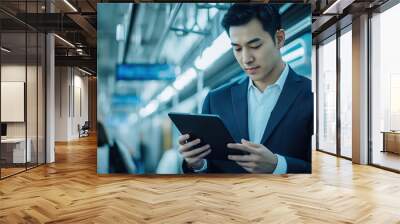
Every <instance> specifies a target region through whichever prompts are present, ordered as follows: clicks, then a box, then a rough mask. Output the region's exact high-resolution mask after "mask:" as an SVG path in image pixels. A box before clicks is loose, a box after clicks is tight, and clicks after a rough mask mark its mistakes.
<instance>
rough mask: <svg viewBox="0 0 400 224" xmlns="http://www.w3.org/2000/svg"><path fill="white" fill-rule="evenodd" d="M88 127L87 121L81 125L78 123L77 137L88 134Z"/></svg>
mask: <svg viewBox="0 0 400 224" xmlns="http://www.w3.org/2000/svg"><path fill="white" fill-rule="evenodd" d="M89 129H90V125H89V121H85V123H84V124H83V125H82V127H81V126H80V125H79V124H78V132H79V138H80V137H87V136H89Z"/></svg>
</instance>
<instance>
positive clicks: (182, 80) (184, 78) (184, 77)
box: [172, 68, 197, 90]
mask: <svg viewBox="0 0 400 224" xmlns="http://www.w3.org/2000/svg"><path fill="white" fill-rule="evenodd" d="M196 76H197V73H196V70H194V68H190V69H188V70H187V71H186V72H185V73H183V74H181V75H180V76H178V78H177V79H176V80H175V82H174V83H173V84H172V85H173V86H174V87H175V89H177V90H182V89H183V88H184V87H185V86H186V85H188V84H189V83H190V82H191V81H192V80H193V79H195V78H196Z"/></svg>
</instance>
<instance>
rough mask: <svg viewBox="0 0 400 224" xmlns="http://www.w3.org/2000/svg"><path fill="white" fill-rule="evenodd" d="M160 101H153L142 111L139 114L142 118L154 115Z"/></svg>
mask: <svg viewBox="0 0 400 224" xmlns="http://www.w3.org/2000/svg"><path fill="white" fill-rule="evenodd" d="M158 104H159V103H158V101H157V100H152V101H151V102H150V103H149V104H147V105H146V107H144V108H142V109H140V111H139V114H140V116H141V117H147V116H148V115H150V114H152V113H154V112H155V111H156V110H157V108H158Z"/></svg>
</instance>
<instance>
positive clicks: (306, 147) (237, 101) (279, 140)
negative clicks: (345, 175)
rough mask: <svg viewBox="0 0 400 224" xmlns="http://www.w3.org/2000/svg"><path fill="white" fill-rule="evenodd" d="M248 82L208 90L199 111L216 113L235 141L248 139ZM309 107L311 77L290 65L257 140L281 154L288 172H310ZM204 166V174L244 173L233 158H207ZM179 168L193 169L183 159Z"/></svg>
mask: <svg viewBox="0 0 400 224" xmlns="http://www.w3.org/2000/svg"><path fill="white" fill-rule="evenodd" d="M248 84H249V78H248V77H245V78H243V79H241V80H239V81H236V82H233V83H228V84H226V85H224V86H221V87H219V88H217V89H215V90H213V91H210V93H209V94H208V95H207V97H206V99H205V100H204V104H203V112H202V113H203V114H217V115H219V116H220V117H221V119H222V121H223V122H224V124H225V126H226V127H227V129H228V130H229V131H230V133H231V135H232V137H233V138H234V140H235V141H236V142H238V143H240V140H241V139H242V138H244V139H246V140H248V139H249V133H248V105H247V93H248ZM313 110H314V108H313V94H312V91H311V80H309V79H307V78H305V77H302V76H299V75H298V74H296V73H295V72H294V71H293V70H292V69H291V68H290V69H289V74H288V76H287V78H286V81H285V84H284V86H283V89H282V92H281V94H280V96H279V98H278V101H277V103H276V105H275V107H274V109H273V110H272V112H271V116H270V118H269V121H268V124H267V126H266V129H265V131H264V134H263V137H262V139H261V143H262V144H263V145H265V146H266V147H267V148H268V149H269V150H271V151H272V152H273V153H277V154H279V155H281V156H284V157H285V159H286V162H287V172H288V173H311V137H312V134H313ZM249 116H251V114H250V115H249ZM207 167H208V168H207V171H206V172H207V173H247V171H246V170H244V169H243V168H242V167H240V166H239V165H237V164H236V163H235V162H233V161H223V160H207ZM182 168H183V171H184V172H185V173H189V172H193V171H192V170H190V169H188V167H187V165H186V163H185V162H184V163H183V164H182Z"/></svg>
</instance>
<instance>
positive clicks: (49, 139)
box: [46, 34, 55, 163]
mask: <svg viewBox="0 0 400 224" xmlns="http://www.w3.org/2000/svg"><path fill="white" fill-rule="evenodd" d="M54 47H55V46H54V35H53V34H47V36H46V49H47V52H46V61H47V67H46V85H47V92H46V97H47V99H46V104H47V108H46V115H47V117H46V145H47V148H46V163H52V162H54V161H55V151H54V133H55V128H54V127H55V97H54V95H55V76H54V67H55V60H54Z"/></svg>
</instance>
